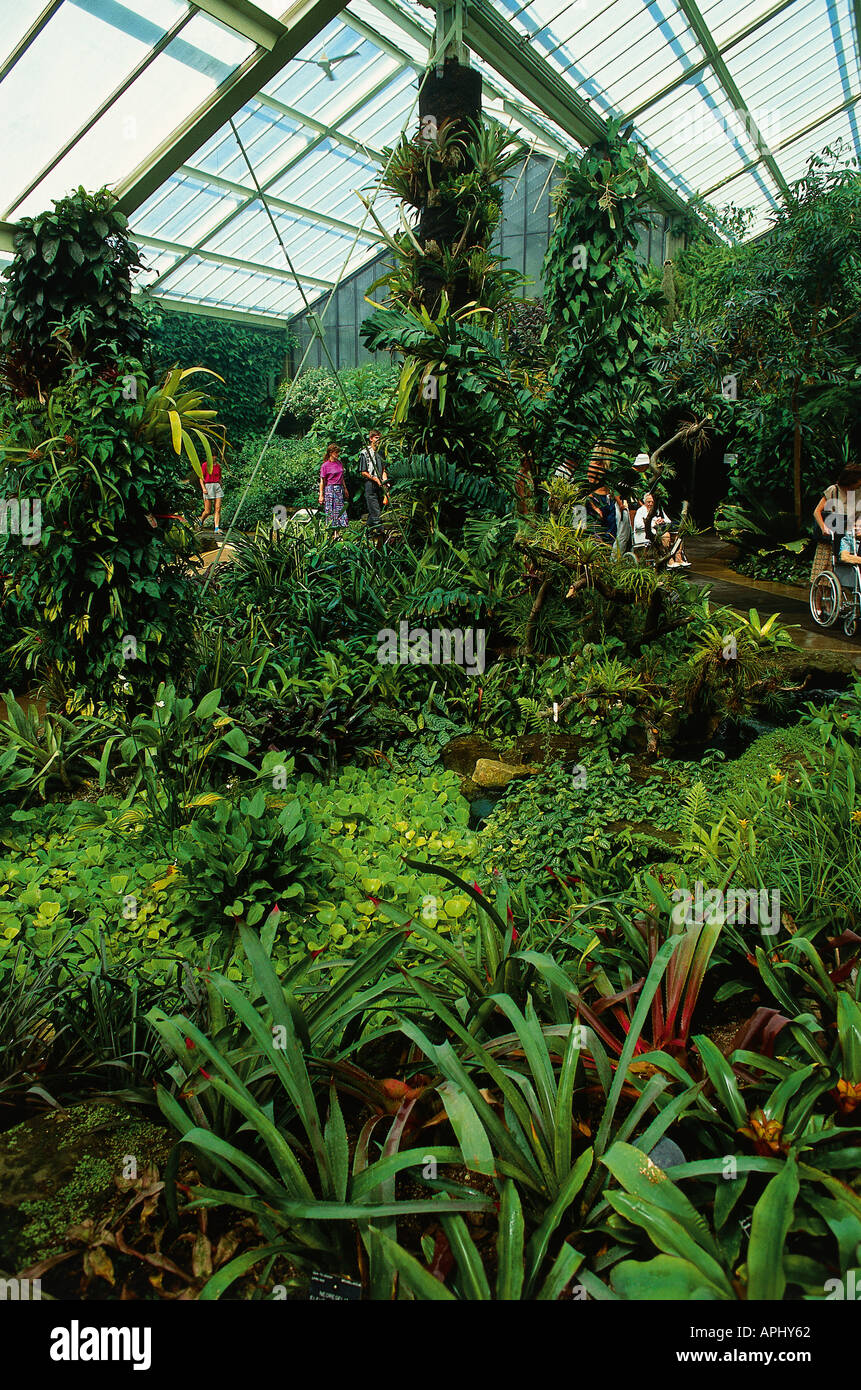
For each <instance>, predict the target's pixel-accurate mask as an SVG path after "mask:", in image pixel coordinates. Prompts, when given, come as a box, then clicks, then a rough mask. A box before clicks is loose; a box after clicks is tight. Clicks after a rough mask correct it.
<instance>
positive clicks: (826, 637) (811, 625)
mask: <svg viewBox="0 0 861 1390" xmlns="http://www.w3.org/2000/svg"><path fill="white" fill-rule="evenodd" d="M685 550H686V551H687V555H688V559H689V560H690V561H691V568H690V569H689V570H688V572H687V575H688V579H690V580H691V582H692V583H694V584H700V585H703V586H706V585H708V588H709V589H710V590H711V598H712V602H713V603H715V604H725V605H726V606H727V607H728V608H734V609H735V610H736V612H738V613H743V614H745V616H746V615H747V613H748V612H749V611H750V609H751V608H755V609H756V610H757V612H758V613H759V614H761V615H762V616H763V617H768V616H769V615H770V614H772V613H779V614H780V616H781V618H782V620H783V621H784V622H785V623H787V624H788V625H791V626H792V627H793V628H795V631H793V633H792V636H793V639H794V641H795V644H796V646H797V647H800V648H801V649H802V650H804V651H818V652H838V653H839V654H840V655H841V656H843V657H848V658H849V659H850V660H851V661H852V664H853V665H855V666H857V667H858V669H859V670H861V642H859V637H858V635H856V636H855V637H847V636H846V635H845V633H844V632H843V628H842V626H841V625H840V624H839V623H838V624H835V626H834V627H831V628H822V627H819V626H818V624H816V623H815V622H814V621H813V619H812V617H811V616H810V608H809V605H808V591H807V589H806V588H803V587H800V586H798V585H795V584H768V583H766V582H765V581H764V580H759V579H748V578H747V576H746V575H743V574H738V573H736V571H735V570H732V569H730V568H729V564H728V561H730V560H731V559H732V558H733V557H734V555H735V554H736V550H735V547H734V546H733V545H729V544H727V542H726V541H722V540H720V539H719V538H718V537H717V536H693V537H691V539H690V540H686V541H685Z"/></svg>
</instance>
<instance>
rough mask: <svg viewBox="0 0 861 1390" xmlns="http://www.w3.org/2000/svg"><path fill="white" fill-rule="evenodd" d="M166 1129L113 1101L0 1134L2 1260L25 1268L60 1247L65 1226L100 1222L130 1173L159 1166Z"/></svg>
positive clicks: (167, 1140) (122, 1197) (56, 1113)
mask: <svg viewBox="0 0 861 1390" xmlns="http://www.w3.org/2000/svg"><path fill="white" fill-rule="evenodd" d="M175 1138H176V1136H175V1135H174V1134H173V1132H172V1131H170V1130H168V1129H166V1128H164V1127H163V1126H161V1125H159V1124H156V1123H153V1122H152V1121H150V1120H148V1119H146V1118H145V1117H143V1116H141V1115H140V1114H137V1113H130V1112H129V1111H128V1110H125V1109H123V1108H121V1107H120V1106H118V1105H109V1104H105V1103H83V1104H80V1105H73V1106H70V1107H69V1109H68V1110H52V1111H49V1112H48V1113H47V1114H42V1115H38V1116H36V1117H35V1118H34V1119H31V1120H25V1121H24V1122H23V1123H22V1124H19V1125H16V1126H15V1127H14V1129H10V1130H7V1131H6V1133H5V1134H0V1250H2V1253H3V1264H4V1266H5V1267H7V1268H9V1267H10V1266H11V1268H13V1269H24V1268H26V1267H27V1266H29V1265H31V1264H33V1263H35V1262H36V1261H37V1260H42V1259H45V1258H46V1257H47V1256H48V1255H51V1254H54V1253H58V1252H59V1251H61V1250H63V1249H64V1248H65V1245H64V1240H63V1237H64V1234H65V1231H66V1229H67V1228H68V1227H69V1226H71V1225H73V1224H76V1223H78V1222H81V1221H85V1220H86V1219H87V1218H92V1219H93V1220H98V1219H99V1218H100V1217H102V1216H104V1215H106V1214H107V1213H108V1212H109V1211H110V1210H111V1207H112V1205H114V1204H116V1203H117V1202H119V1203H121V1204H122V1205H125V1204H126V1202H127V1201H128V1196H127V1194H124V1193H123V1191H122V1190H121V1188H122V1184H123V1180H124V1177H128V1176H130V1172H129V1168H130V1164H129V1160H130V1159H133V1160H134V1163H135V1164H136V1167H137V1171H138V1172H140V1171H142V1170H143V1168H144V1167H145V1165H146V1164H148V1163H149V1164H155V1165H156V1166H157V1167H158V1168H159V1169H161V1168H162V1167H163V1165H164V1163H165V1162H166V1161H167V1156H168V1154H169V1153H170V1150H171V1148H172V1147H173V1144H174V1142H175Z"/></svg>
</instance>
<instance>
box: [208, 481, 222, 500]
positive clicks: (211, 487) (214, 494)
mask: <svg viewBox="0 0 861 1390" xmlns="http://www.w3.org/2000/svg"><path fill="white" fill-rule="evenodd" d="M203 486H204V487H205V488H206V496H207V499H208V501H210V502H216V501H217V500H218V499H219V498H220V497H223V496H224V489H223V487H222V486H221V483H204V484H203Z"/></svg>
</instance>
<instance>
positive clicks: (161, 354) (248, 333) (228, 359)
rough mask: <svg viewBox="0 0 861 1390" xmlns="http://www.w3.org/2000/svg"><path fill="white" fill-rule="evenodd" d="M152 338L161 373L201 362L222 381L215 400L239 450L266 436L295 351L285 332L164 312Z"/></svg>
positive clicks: (159, 312)
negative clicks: (180, 364) (249, 438)
mask: <svg viewBox="0 0 861 1390" xmlns="http://www.w3.org/2000/svg"><path fill="white" fill-rule="evenodd" d="M150 333H151V337H150V353H151V355H152V360H153V367H154V370H155V371H156V372H162V373H163V372H166V371H169V370H170V368H171V367H172V366H174V364H175V363H177V362H199V363H200V364H201V365H202V366H204V367H209V368H210V369H211V370H212V371H213V372H216V373H217V374H218V376H219V377H221V382H220V383H219V384H217V385H214V386H213V388H212V395H213V399H214V400H215V402H216V404H217V406H218V415H219V419H220V420H222V421H223V423H224V425H225V427H226V429H227V436H228V439H229V440H230V442H231V443H232V444H233V445H234V447H236V446H238V445H239V443H240V442H241V441H243V440H244V439H245V438H246V437H247V436H248V435H249V434H254V433H259V432H260V431H261V430H263V428H264V427H265V425H266V423H267V419H268V416H269V413H270V410H271V407H272V403H273V401H274V399H275V394H276V388H277V386H278V383H279V382H280V380H281V377H282V375H283V372H284V364H285V359H286V356H287V352H288V349H289V347H290V337H289V334H288V333H287V332H285V330H284V329H283V328H277V327H275V328H271V329H269V328H254V327H249V326H248V325H247V324H243V323H233V322H231V321H228V320H226V319H217V318H210V317H204V316H203V315H202V314H185V313H181V314H179V313H169V312H167V311H165V310H162V309H159V310H157V311H156V312H155V313H154V315H153V316H152V323H151V327H150Z"/></svg>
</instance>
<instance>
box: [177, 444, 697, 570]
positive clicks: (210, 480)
mask: <svg viewBox="0 0 861 1390" xmlns="http://www.w3.org/2000/svg"><path fill="white" fill-rule="evenodd" d="M381 443H382V435H381V433H380V431H379V430H377V429H374V430H371V431H370V433H369V435H368V442H367V444H366V445H365V447H364V448H363V449H362V450H361V452H360V454H359V461H358V468H359V475H360V477H361V478H362V485H363V489H364V499H365V509H366V511H367V516H368V521H367V525H368V530H369V531H370V532H371V534H372V535H373V537H374V540H375V542H376V543H377V544H379V543H380V542H381V540H382V513H383V508H384V507H387V506H388V505H389V489H388V482H389V475H388V472H387V470H386V464H385V461H384V459H383V456H382V453H381V452H380V445H381ZM648 464H649V458H648V455H647V454H640V455H638V457H637V459H636V460H635V464H634V466H635V468H636V469H637V470H638V471H643V470H644V469H645V468H647V467H648ZM534 468H535V464H534V460H533V458H532V456H531V455H525V456H524V459H523V463H522V465H521V470H520V473H519V474H518V478H517V483H516V486H515V494H516V498H517V509H518V511H519V512H521V513H522V514H524V513H526V512H527V511H530V510H532V508H533V506H534V487H535V482H534ZM574 469H575V464H574V460H573V459H563V460H562V462H561V463H560V464H559V465H558V466H557V468H556V471H555V473H554V475H553V476H554V477H555V478H561V479H563V480H564V481H567V482H573V481H574ZM603 473H604V464H603V462H601V461H599V460H593V463H592V464H591V465H590V468H589V482H590V483H591V484H592V485H593V486H592V491H591V492H590V493H589V495H588V496H587V497H586V499H585V506H586V512H587V515H588V516H589V519H590V520H591V522H592V524H593V529H594V531H595V532H596V534H597V535H598V536H599V537H600V538H601V539H603V540H605V541H607V542H608V543H609V544H610V545H612V546H613V549H614V551H615V552H616V554H618V555H622V554H626V553H628V552H631V553H632V554H633V555H634V556H635V557H642V556H643V555H645V554H646V553H647V552H648V551H649V550H650V549H651V548H652V547H653V545H657V546H659V547H660V548H661V549H663V550H665V551H669V559H668V561H667V566H668V568H673V569H678V568H684V567H687V566H688V565H689V561H688V560H687V558H686V556H685V553H684V548H683V545H682V541H681V538H679V537H676V536H674V535H673V532H672V526H671V523H670V519H669V517H668V516H667V515H666V513H665V512H664V511H663V510H662V509H661V508H660V507H659V506H658V505H657V503H656V501H655V498H654V497H653V495H652V493H651V492H646V493H644V494H643V497H642V500H640V501H638V500H637V499H636V498H635V497H621V496H619V495H618V494H617V493H614V492H611V490H610V488H609V487H608V486H607V484H606V483H605V482H604V481H603ZM318 481H319V487H318V493H317V500H318V505H319V506H320V507H321V508H322V509H323V512H324V515H325V518H326V524H327V526H329V528H330V529H331V530H332V532H333V533H334V536H335V539H336V540H340V538H341V536H342V534H343V532H344V530H345V529H346V526H347V506H348V504H349V502H350V490H349V488H348V486H347V479H346V475H345V472H344V462H343V460H342V458H341V447H340V445H339V444H337V443H335V442H333V443H331V444H329V445H328V446H327V448H326V454H325V458H324V459H323V462H322V464H321V466H320V476H319V480H318ZM200 488H201V493H202V495H203V514H202V516H201V517H200V522H199V524H200V526H201V527H203V526H205V525H206V522H207V520H208V518H209V516H210V514H211V511H212V508H213V506H214V509H215V515H214V529H215V535H216V536H219V535H220V534H221V504H222V501H223V499H224V489H223V486H222V477H221V463H220V462H219V460H218V459H215V458H213V459H212V461H211V462H208V463H204V465H203V471H202V477H201V480H200ZM299 516H301V517H302V519H310V518H311V516H313V512H309V511H305V512H302V513H300V514H299ZM649 519H651V525H650V526H648V522H649ZM649 531H650V533H651V535H649V534H648V532H649Z"/></svg>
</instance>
